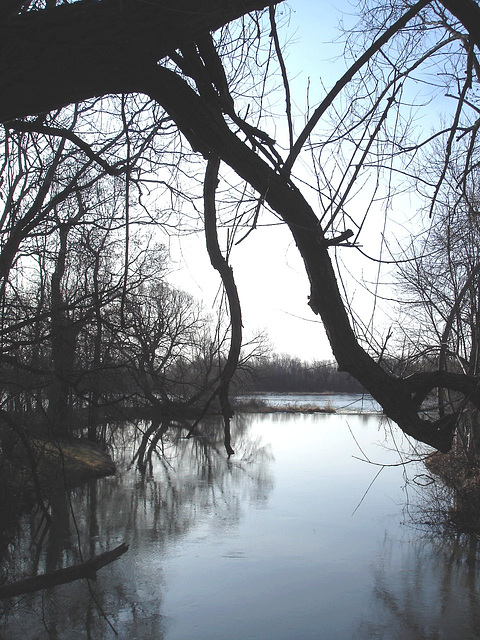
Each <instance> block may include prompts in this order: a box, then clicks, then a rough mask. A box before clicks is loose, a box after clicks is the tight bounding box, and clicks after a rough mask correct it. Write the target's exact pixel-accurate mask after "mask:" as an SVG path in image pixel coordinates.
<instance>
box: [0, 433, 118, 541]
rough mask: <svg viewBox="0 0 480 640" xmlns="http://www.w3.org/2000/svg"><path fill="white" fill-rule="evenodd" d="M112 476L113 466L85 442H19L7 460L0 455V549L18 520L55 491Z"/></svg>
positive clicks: (37, 440) (92, 444)
mask: <svg viewBox="0 0 480 640" xmlns="http://www.w3.org/2000/svg"><path fill="white" fill-rule="evenodd" d="M114 473H115V463H114V461H113V460H112V458H111V457H110V456H109V455H108V453H107V452H105V451H104V450H103V449H102V448H101V447H100V446H99V445H96V444H95V443H93V442H89V441H88V440H84V439H78V440H75V439H72V440H68V441H55V442H52V441H45V440H41V439H38V438H31V439H30V440H29V441H28V448H27V449H25V446H24V445H22V444H21V443H20V442H19V443H17V444H16V445H15V447H14V448H13V451H10V453H9V456H8V458H7V457H5V455H3V454H1V455H0V512H1V514H2V527H1V529H0V548H1V547H3V545H4V544H6V543H8V540H9V539H10V536H11V534H12V531H13V530H14V528H15V524H16V522H17V520H18V516H19V514H20V513H21V512H22V511H25V510H28V509H30V508H32V507H33V506H34V505H35V503H37V502H38V501H39V499H41V500H43V501H44V500H45V499H48V497H50V496H51V495H53V494H54V493H55V492H58V491H61V490H62V491H64V490H65V488H72V487H74V486H77V485H79V484H81V483H82V482H85V481H87V480H89V479H91V478H100V477H104V476H108V475H112V474H114Z"/></svg>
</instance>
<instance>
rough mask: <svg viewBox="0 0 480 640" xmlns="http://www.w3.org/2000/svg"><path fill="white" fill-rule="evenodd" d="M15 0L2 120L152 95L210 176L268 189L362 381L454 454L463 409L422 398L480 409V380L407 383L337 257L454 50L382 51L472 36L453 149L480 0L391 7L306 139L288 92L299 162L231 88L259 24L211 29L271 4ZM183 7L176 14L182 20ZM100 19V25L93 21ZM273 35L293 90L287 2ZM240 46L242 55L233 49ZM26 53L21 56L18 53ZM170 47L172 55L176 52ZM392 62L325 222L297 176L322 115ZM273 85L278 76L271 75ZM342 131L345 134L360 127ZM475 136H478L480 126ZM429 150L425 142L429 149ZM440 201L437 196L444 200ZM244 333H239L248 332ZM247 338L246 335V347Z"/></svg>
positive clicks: (316, 308)
mask: <svg viewBox="0 0 480 640" xmlns="http://www.w3.org/2000/svg"><path fill="white" fill-rule="evenodd" d="M8 6H9V7H10V9H9V12H7V13H6V16H7V17H6V20H5V22H4V24H3V25H2V32H1V35H2V58H1V60H0V79H1V80H0V82H3V85H2V84H0V88H1V89H2V91H1V92H0V95H1V96H2V98H1V99H0V119H1V120H2V121H4V122H5V121H8V120H11V119H13V118H22V117H24V116H27V115H31V114H36V113H39V112H41V111H45V110H48V109H51V108H53V107H58V106H60V105H64V104H67V103H70V102H74V101H78V100H81V99H85V98H87V97H91V96H101V95H105V94H108V93H113V92H115V93H126V92H135V93H137V92H140V93H143V94H146V95H147V96H149V97H150V98H152V99H153V100H154V101H156V102H157V103H158V104H159V105H161V106H162V107H163V109H164V110H165V112H166V113H167V114H168V115H169V117H170V118H171V119H172V120H173V121H174V122H175V125H176V126H177V127H178V129H179V130H180V132H181V133H182V134H183V136H184V138H185V139H186V140H187V141H188V143H189V145H190V147H191V149H193V150H194V151H195V152H197V153H199V154H201V155H202V156H203V157H204V158H205V159H206V160H207V161H208V167H209V169H208V170H209V171H212V167H213V166H216V165H217V164H218V162H219V160H221V161H222V162H223V163H224V165H227V166H228V167H230V168H231V169H232V170H233V171H234V172H235V173H236V174H237V175H238V176H239V178H240V179H241V180H243V181H244V182H245V183H246V184H247V185H249V186H250V187H251V189H252V190H253V191H254V192H255V193H256V194H257V195H256V196H253V194H250V197H251V198H253V197H256V198H257V207H256V208H255V213H254V215H253V216H252V217H251V218H250V224H251V226H252V228H254V227H255V224H256V220H257V218H258V214H259V212H260V210H261V208H262V207H263V206H268V207H270V209H271V210H272V211H273V212H274V213H275V215H276V216H278V217H279V218H280V219H281V220H282V221H283V222H284V224H285V225H286V226H287V227H288V228H289V230H290V232H291V234H292V236H293V238H294V241H295V243H296V246H297V248H298V250H299V252H300V255H301V257H302V259H303V262H304V265H305V269H306V274H307V277H308V279H309V283H310V287H311V293H310V299H309V305H310V307H311V309H312V310H313V312H314V313H315V314H318V315H319V316H320V317H321V319H322V321H323V323H324V326H325V329H326V331H327V334H328V337H329V340H330V344H331V346H332V350H333V353H334V356H335V358H336V360H337V362H338V364H339V367H340V368H341V369H343V370H345V371H348V372H349V373H350V374H352V375H353V376H354V377H355V378H357V379H358V380H359V381H360V382H361V383H362V385H363V386H364V387H365V388H366V389H368V390H369V391H370V392H371V393H372V395H373V396H374V397H375V398H376V400H377V401H378V402H379V403H380V404H381V405H382V407H383V409H384V411H385V413H386V415H387V416H389V417H390V418H392V419H393V420H394V421H396V422H397V423H398V424H399V426H400V427H401V428H402V429H403V430H404V431H405V433H407V434H409V435H411V436H413V437H414V438H416V439H418V440H421V441H423V442H426V443H428V444H430V445H432V446H434V447H437V448H439V449H441V450H447V449H448V448H449V447H450V446H451V442H452V438H453V433H454V431H455V427H456V422H457V418H458V415H457V411H453V412H451V413H445V415H443V416H441V417H439V418H438V419H435V418H434V419H431V418H428V417H427V418H426V417H425V416H424V415H423V413H422V404H423V402H424V400H425V398H426V397H427V395H428V394H429V393H430V392H431V391H432V390H433V389H435V388H449V389H451V390H454V391H456V392H458V393H460V394H462V395H463V396H464V397H465V398H468V400H469V401H470V402H472V403H473V404H474V405H475V406H477V407H480V393H479V392H478V390H477V381H476V378H475V376H472V375H470V374H468V373H457V372H452V371H444V370H436V371H424V372H420V373H417V374H415V375H412V376H409V377H407V378H405V379H403V378H399V377H397V376H394V375H392V374H391V373H390V372H389V371H388V370H387V369H386V368H384V367H383V366H382V365H381V363H380V362H378V361H376V360H375V359H374V357H372V356H373V355H374V353H373V350H372V349H370V348H367V349H366V348H364V346H362V344H361V343H360V340H359V336H358V335H356V333H355V331H354V330H353V327H352V322H351V318H350V317H349V309H348V305H347V303H346V301H345V300H344V299H343V298H342V295H341V293H340V289H339V286H338V282H337V275H336V272H335V269H334V267H333V265H332V260H331V257H330V252H331V251H336V250H337V247H339V246H342V245H347V246H348V245H349V241H350V239H351V238H352V236H354V235H355V234H354V232H353V231H352V230H351V229H350V228H348V227H347V226H346V227H345V228H343V229H341V228H339V224H338V222H339V220H338V216H339V212H342V211H343V209H344V205H345V202H346V199H347V197H348V194H349V193H350V192H351V189H352V187H353V185H355V184H357V183H358V178H359V174H360V172H361V170H362V168H364V167H366V166H367V164H368V160H369V158H370V154H371V151H372V146H373V145H374V144H375V145H376V144H377V143H378V141H379V137H380V135H381V134H384V133H386V132H387V131H388V127H389V124H390V122H391V117H390V114H391V113H393V110H394V107H395V105H396V104H398V98H399V95H400V93H399V92H400V83H401V80H402V79H404V78H405V77H407V76H410V75H411V74H413V72H414V71H415V69H417V67H418V65H419V64H420V63H421V62H423V61H425V60H427V59H431V57H432V56H433V55H434V54H435V53H436V52H437V51H438V50H440V48H441V46H444V45H443V43H440V42H438V43H437V44H438V46H431V47H430V48H429V50H427V51H420V52H417V50H416V49H415V46H413V45H412V46H411V47H407V48H406V49H405V51H407V52H408V54H409V55H408V56H407V59H405V57H404V58H403V59H402V56H401V55H400V56H399V57H398V59H397V60H396V61H394V62H393V63H392V62H391V60H390V59H389V57H388V55H383V53H382V48H384V47H385V46H386V45H387V43H389V42H390V41H391V40H392V39H394V38H395V37H398V38H399V39H400V41H402V42H403V40H402V39H403V38H404V34H405V31H404V29H405V27H406V25H408V26H409V27H410V29H408V31H407V33H410V32H411V29H412V28H411V25H412V24H414V30H413V33H414V34H415V33H417V34H421V35H423V34H424V33H425V32H427V33H428V37H427V40H429V38H430V43H431V39H432V38H436V37H438V34H439V33H440V32H441V33H442V34H445V32H446V30H447V31H448V30H449V29H451V28H453V29H454V32H455V33H454V36H452V37H454V39H455V40H456V41H459V42H460V43H461V47H462V48H463V52H464V54H465V56H464V58H459V60H460V62H459V64H460V65H463V64H466V69H467V74H466V75H467V77H466V79H465V81H463V82H460V83H459V85H460V87H459V94H458V97H457V100H458V109H457V110H456V113H457V114H458V117H456V118H455V119H454V121H453V123H452V125H451V126H450V127H448V132H447V135H446V146H447V149H448V148H449V146H450V147H451V144H452V140H453V138H454V136H455V134H456V133H457V132H458V131H459V124H458V123H459V117H460V114H461V113H462V109H463V108H464V107H465V105H466V104H468V98H467V93H468V92H469V90H470V87H471V85H472V82H474V76H473V71H474V70H476V68H477V66H476V65H477V59H476V50H475V47H476V46H478V45H479V43H480V39H479V27H478V24H479V21H478V20H477V19H476V18H477V16H478V13H479V8H478V5H477V3H476V2H474V1H473V0H461V1H459V2H456V3H453V2H442V3H435V2H432V3H429V2H428V1H427V0H420V1H419V2H416V3H415V4H412V5H411V6H409V5H408V4H407V6H404V3H403V2H401V3H399V4H398V5H397V4H395V3H392V4H391V5H389V8H387V9H388V15H386V16H383V17H382V21H381V23H380V24H379V25H378V31H377V33H375V34H374V36H373V42H370V44H369V45H368V46H367V45H366V46H365V47H364V49H363V52H362V54H361V55H360V56H359V57H358V59H357V60H356V61H355V62H354V63H353V64H352V66H351V68H350V69H349V70H348V71H347V72H346V73H345V75H344V76H343V77H342V78H341V79H340V80H339V82H338V83H337V84H336V85H335V87H334V88H333V89H332V90H331V91H330V92H329V93H328V94H327V96H326V98H325V100H324V101H323V102H322V103H321V104H320V105H319V107H318V108H317V109H316V111H315V113H314V114H313V116H312V117H311V119H310V120H309V122H308V123H307V126H306V127H305V128H304V130H303V132H302V133H301V134H300V135H299V136H298V138H297V141H294V140H293V127H292V126H291V115H290V114H291V112H290V107H291V103H290V100H289V98H288V91H287V90H286V96H287V104H288V105H289V108H287V116H286V117H287V120H288V121H289V123H290V127H289V128H290V143H289V148H288V150H287V156H286V157H284V156H283V157H282V151H281V149H280V148H279V147H278V146H276V145H275V143H274V141H273V140H272V138H271V136H269V135H268V134H267V133H265V132H264V131H262V130H261V129H260V128H259V126H258V121H257V119H258V118H259V117H260V116H261V115H262V108H261V107H262V105H261V101H259V109H258V110H254V112H253V113H251V112H250V111H249V110H248V109H244V110H243V113H245V114H246V115H245V117H243V118H242V117H241V116H240V115H239V113H240V112H239V109H238V107H237V105H236V99H237V98H238V95H239V92H240V91H241V89H239V90H238V91H236V87H235V85H234V84H232V83H231V82H230V84H229V80H228V73H227V72H226V70H225V66H224V64H223V63H224V62H226V61H227V58H228V55H237V56H239V57H240V58H241V59H245V58H244V57H243V56H244V55H246V52H245V47H246V45H247V44H251V42H250V41H249V40H248V30H246V29H243V30H241V32H240V35H239V36H238V37H235V35H233V32H232V34H230V35H228V34H229V32H228V30H227V29H224V30H223V31H222V32H220V35H219V37H218V39H217V40H216V41H215V40H214V39H213V38H212V36H211V35H210V32H211V31H212V30H214V29H217V28H219V27H220V26H221V25H225V24H226V23H227V22H229V21H230V20H232V19H234V18H237V17H240V16H242V15H246V12H247V11H248V10H253V9H260V8H262V6H263V3H252V4H251V6H250V5H249V4H248V3H247V4H245V3H244V2H242V3H240V2H234V1H233V0H232V1H231V2H228V3H216V4H215V5H214V6H213V7H212V4H211V3H209V4H208V12H207V11H205V12H203V11H199V8H198V4H197V3H196V4H195V11H194V12H189V11H187V9H189V8H191V7H190V4H189V2H184V3H183V4H182V5H181V7H180V9H182V11H183V12H182V16H183V17H182V19H181V20H179V13H178V11H179V6H178V3H177V2H176V3H175V8H174V13H173V12H172V11H170V9H169V6H170V5H168V7H167V8H165V7H164V3H162V6H161V7H160V6H159V5H157V4H156V3H152V4H150V5H148V7H147V6H144V5H139V4H138V3H135V2H133V0H131V1H127V2H125V3H123V5H122V8H121V10H120V11H119V10H118V5H117V3H115V2H113V1H110V0H104V1H103V2H102V3H98V4H94V5H92V4H87V3H86V2H77V3H73V4H72V5H64V6H59V7H52V8H50V5H48V8H46V9H43V8H41V6H38V7H37V6H34V7H31V5H28V7H29V8H30V9H35V10H29V11H21V10H19V5H16V4H15V3H11V4H10V5H8ZM23 6H24V5H23V4H22V7H23ZM425 11H427V12H428V11H433V13H434V15H435V18H436V20H437V22H436V26H435V29H433V30H429V29H427V28H426V26H425V25H428V24H429V22H428V20H427V19H426V17H425V15H426V14H425ZM422 12H423V13H422ZM449 12H450V13H449ZM452 14H453V16H455V18H456V20H455V21H454V24H453V27H452V24H451V20H450V18H451V16H452ZM173 15H174V16H175V20H174V22H171V21H170V18H171V17H172V16H173ZM160 20H163V24H160V23H159V21H160ZM93 21H94V23H95V29H91V28H90V27H91V25H92V23H93ZM412 21H413V22H412ZM247 23H248V20H247V19H245V24H247ZM250 24H251V23H250ZM253 24H254V36H252V42H257V43H258V42H260V41H261V39H262V32H261V30H260V29H257V27H258V25H259V24H260V23H259V22H254V23H253ZM415 29H416V31H415ZM52 30H55V33H56V34H59V33H61V34H62V56H61V59H62V60H61V67H62V68H61V69H60V68H59V67H60V65H59V63H58V61H57V59H58V58H59V57H60V56H58V50H57V48H56V46H55V45H54V44H51V43H52V42H54V40H53V39H52V38H51V33H52ZM122 30H123V31H122ZM125 30H126V31H125ZM269 34H270V36H271V37H272V38H273V44H272V47H273V49H275V52H276V55H277V57H278V59H279V68H280V74H281V78H282V82H283V85H284V86H285V88H286V89H288V79H287V75H286V72H285V71H284V61H283V56H282V51H281V47H280V46H279V44H278V38H276V37H275V36H276V22H275V15H274V9H273V7H272V8H271V9H270V11H269ZM122 36H125V37H122ZM414 42H416V40H415V37H414ZM120 43H121V44H120ZM232 43H235V46H234V45H233V44H232ZM237 45H238V46H237ZM258 46H259V45H258ZM242 47H243V48H242ZM233 51H236V54H235V53H233V54H232V52H233ZM12 52H15V56H13V55H12ZM239 52H240V53H239ZM167 55H169V56H170V59H167V58H166V56H167ZM414 55H417V61H416V62H414V61H413V58H412V56H414ZM260 57H261V56H259V57H258V59H260ZM222 58H223V60H222ZM159 60H162V64H158V61H159ZM378 60H386V62H385V67H384V69H386V71H385V75H384V76H381V77H380V78H381V79H382V78H384V80H385V83H384V85H381V82H377V84H376V92H377V93H376V96H378V97H376V98H375V102H374V104H373V105H372V104H371V102H368V101H367V105H368V106H367V108H366V109H364V113H363V114H362V115H361V117H360V118H357V120H356V124H352V125H351V127H358V126H360V127H364V130H365V133H364V136H363V138H362V139H361V140H359V141H358V142H355V141H353V142H354V145H355V148H356V151H357V152H358V158H356V160H355V161H354V162H353V161H352V164H351V165H350V169H351V177H350V178H349V179H348V185H347V188H346V189H342V192H341V194H340V195H338V194H335V197H337V196H338V202H337V203H336V207H335V208H334V209H332V210H327V211H326V212H325V216H324V217H323V218H319V216H317V214H316V213H315V211H314V210H313V208H312V206H311V205H310V204H309V202H308V201H307V199H306V198H305V197H304V195H303V194H302V192H301V191H300V189H299V188H298V187H297V186H296V184H295V177H294V175H293V173H292V170H293V168H294V164H295V161H296V159H297V158H298V156H299V153H300V151H301V149H302V148H303V147H304V145H305V143H306V141H307V140H308V138H309V136H310V137H311V135H312V132H313V131H314V128H315V126H316V125H317V123H318V122H319V120H320V118H321V117H322V116H323V115H324V114H325V112H326V110H327V109H328V108H329V107H330V106H331V105H332V104H333V102H334V100H335V99H336V97H337V96H338V94H339V93H340V91H342V90H343V89H344V88H347V89H348V86H349V83H351V81H352V78H353V77H354V76H355V74H358V72H359V71H360V70H362V69H363V68H365V69H367V71H368V69H369V68H374V67H376V68H379V67H378V64H377V61H378ZM403 63H405V64H403ZM39 64H41V65H42V67H43V68H44V69H46V70H48V72H47V73H48V74H49V77H45V76H42V75H37V76H36V79H35V80H34V79H33V74H36V73H37V71H38V67H37V65H39ZM401 64H402V65H403V66H400V65H401ZM266 66H268V65H266ZM257 71H258V68H257ZM362 74H363V75H361V76H360V80H361V82H364V81H365V80H366V79H367V74H366V73H363V72H362ZM387 74H388V75H387ZM456 77H458V75H457V76H456ZM37 78H38V79H40V82H41V86H40V89H39V88H38V84H36V81H37ZM18 79H21V83H22V84H21V86H19V85H18ZM264 80H265V82H267V81H268V79H267V78H266V77H265V78H264ZM17 88H18V90H15V89H17ZM7 89H8V90H7ZM234 89H235V91H234ZM7 96H8V97H7ZM355 104H356V103H355ZM369 109H370V112H369ZM397 112H398V111H397ZM369 113H370V115H368V114H369ZM349 117H355V110H354V109H351V110H350V112H349ZM342 122H345V120H342ZM367 125H368V126H367ZM350 130H353V129H350ZM472 131H473V129H472ZM475 131H476V129H475ZM347 133H348V132H347ZM342 135H343V136H344V137H345V135H346V133H345V132H344V133H343V134H342ZM395 140H397V138H395ZM471 140H472V144H474V143H475V135H474V134H473V133H472V135H471ZM395 143H396V142H395ZM420 146H421V145H420V144H417V145H416V148H417V149H418V148H420ZM447 157H448V154H447ZM469 166H470V164H469V162H467V169H466V170H465V175H468V167H469ZM215 174H216V171H215ZM212 194H213V189H210V191H209V192H208V193H206V194H205V195H206V197H207V196H209V197H210V198H211V197H212ZM435 199H436V195H435V193H434V194H433V200H432V202H433V203H435ZM341 219H342V220H343V221H345V220H347V219H348V216H347V217H345V216H343V215H342V216H341ZM360 228H361V227H360ZM350 244H352V243H351V242H350ZM233 322H234V323H236V329H237V330H238V326H239V318H238V314H237V317H236V319H235V317H233ZM232 335H235V327H234V334H232ZM235 340H236V338H235V337H234V339H233V340H232V342H235ZM229 370H231V367H230V366H229ZM222 384H224V383H223V382H222ZM225 413H226V414H227V413H228V407H226V408H225Z"/></svg>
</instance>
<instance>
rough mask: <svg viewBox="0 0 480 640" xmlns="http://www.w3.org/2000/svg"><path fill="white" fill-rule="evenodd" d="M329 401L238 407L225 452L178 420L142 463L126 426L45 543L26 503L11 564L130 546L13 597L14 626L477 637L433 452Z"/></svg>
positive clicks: (158, 633) (466, 573)
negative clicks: (324, 407) (96, 567)
mask: <svg viewBox="0 0 480 640" xmlns="http://www.w3.org/2000/svg"><path fill="white" fill-rule="evenodd" d="M311 400H312V399H311V398H309V402H311ZM353 400H355V398H353ZM357 400H359V398H357ZM301 401H302V398H297V402H301ZM317 401H318V402H319V403H321V404H323V403H324V402H325V399H324V397H322V399H321V400H317ZM329 405H330V407H332V406H334V407H335V408H336V409H337V411H338V413H326V414H322V413H273V414H268V413H266V414H244V415H240V416H237V417H236V418H235V421H234V425H233V427H234V428H233V438H232V441H233V444H234V448H235V455H234V456H233V457H232V458H231V459H230V460H227V458H226V455H225V453H224V450H223V447H222V444H221V439H220V437H218V438H216V439H215V438H213V442H211V443H208V442H207V440H206V439H205V438H193V439H190V440H186V439H185V438H183V437H181V435H182V434H181V432H180V430H179V429H177V430H174V431H173V433H172V434H170V435H169V432H167V434H166V435H165V437H164V438H163V442H160V443H159V445H158V447H157V451H158V454H156V455H154V456H153V458H152V468H151V469H147V472H146V473H145V474H141V473H140V472H139V471H138V470H137V469H136V467H135V465H131V464H130V462H131V457H132V455H131V449H130V447H131V443H130V442H129V440H128V438H125V442H124V443H123V444H122V445H120V443H119V440H120V436H119V435H118V436H117V456H118V457H119V460H120V462H119V467H120V469H119V472H118V473H117V475H116V476H115V477H111V478H104V479H101V480H97V481H92V482H89V483H86V484H85V485H82V486H81V487H79V488H77V489H76V490H75V491H73V492H71V494H70V496H69V499H66V498H64V499H60V498H59V499H58V500H57V501H56V502H55V503H54V504H53V505H52V513H53V516H54V525H53V527H51V529H50V530H49V532H48V534H47V535H46V536H45V537H44V539H43V540H42V541H41V544H38V537H37V543H35V544H34V545H33V546H32V538H33V533H32V532H33V531H34V530H35V527H36V525H37V523H38V521H37V519H36V518H33V517H31V518H25V519H24V521H23V523H22V528H21V530H20V531H19V535H18V539H17V540H16V543H15V544H14V545H12V549H11V557H10V559H9V561H10V562H11V564H12V566H13V567H14V568H15V569H16V570H17V571H19V572H20V571H24V572H25V573H27V574H28V573H31V572H33V571H38V572H42V571H49V570H53V569H55V568H58V567H59V566H68V565H70V564H73V563H74V562H78V561H79V558H80V554H79V549H81V554H82V557H83V558H84V559H87V558H89V557H91V556H93V555H95V554H98V553H101V552H102V551H105V550H106V549H111V548H113V547H115V546H117V545H118V544H120V543H121V542H123V541H126V542H127V543H128V544H129V551H128V552H127V554H125V555H123V556H122V557H121V558H119V559H118V560H117V561H115V562H114V563H113V564H111V565H109V566H107V567H105V568H103V569H102V570H101V571H99V573H98V577H97V580H96V581H95V582H92V583H91V584H90V585H89V584H88V583H87V581H81V582H80V581H77V582H75V583H71V584H69V585H63V586H59V587H55V588H53V589H50V590H47V591H45V592H43V593H42V594H37V595H31V596H23V597H22V598H19V599H17V600H16V601H14V602H12V603H10V604H11V610H10V611H9V612H8V611H7V612H5V611H4V612H3V615H2V619H1V622H0V624H1V626H0V633H2V634H3V636H2V637H3V638H5V640H17V639H20V638H21V639H22V640H27V639H30V638H31V639H32V640H33V639H35V640H43V639H47V638H48V639H55V640H64V639H65V640H67V639H68V640H70V639H71V638H75V639H76V640H77V639H84V638H85V639H92V640H104V639H105V640H107V639H110V638H111V639H112V640H113V639H114V638H121V639H122V640H135V639H138V640H204V639H205V640H207V639H208V640H246V639H249V638H253V639H256V640H270V639H272V640H274V639H275V640H293V639H300V640H310V639H316V640H346V639H350V638H352V639H353V638H355V639H357V638H361V639H372V638H382V639H389V640H390V639H392V640H396V639H399V638H402V640H409V639H412V640H422V639H425V640H427V639H428V640H432V639H434V638H435V639H445V640H447V639H450V638H451V639H453V638H455V640H457V639H458V638H462V640H468V639H470V638H472V639H473V638H478V637H479V634H480V607H479V582H478V577H479V576H478V566H477V554H476V548H474V547H475V542H474V541H473V542H471V544H470V549H469V548H468V544H467V543H466V542H465V541H462V540H460V539H453V538H451V537H449V538H447V537H445V536H441V535H438V534H437V532H436V531H435V530H434V529H432V528H431V527H425V526H422V524H421V522H422V519H423V520H424V519H425V517H426V515H425V514H426V513H427V512H428V510H429V508H430V507H431V500H432V499H433V498H432V495H433V494H432V493H431V487H430V486H428V487H423V486H422V485H424V484H428V482H429V480H428V478H427V477H426V475H425V473H426V472H425V468H424V467H423V464H422V463H421V462H416V461H415V458H416V457H418V456H417V455H416V454H417V453H424V452H425V451H424V450H423V451H420V452H413V451H412V449H411V448H410V447H409V445H408V443H407V442H406V441H405V440H404V439H403V437H402V436H401V434H400V432H399V431H398V430H394V431H390V428H389V427H388V425H387V424H385V422H384V421H383V420H382V418H381V416H380V415H377V414H375V413H372V412H371V410H372V406H371V405H370V404H368V405H365V404H363V405H362V406H363V408H364V409H366V411H367V412H366V413H363V414H361V415H358V414H355V413H351V408H352V405H351V404H350V402H349V401H347V399H346V398H345V397H344V396H342V397H339V398H330V399H329ZM373 408H374V407H373ZM355 410H357V408H355ZM146 426H147V425H145V427H146ZM203 429H204V431H205V432H212V433H213V432H216V431H218V424H216V423H215V421H211V422H208V421H207V422H206V423H205V425H204V426H203ZM129 432H130V431H129V430H127V433H129ZM124 445H125V446H124ZM122 452H126V453H125V455H124V456H123V458H122ZM401 462H407V464H406V466H402V465H401V464H400V463H401ZM72 513H73V514H74V515H73V516H72ZM422 514H423V515H422ZM428 517H429V518H430V516H428ZM472 545H473V546H472Z"/></svg>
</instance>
